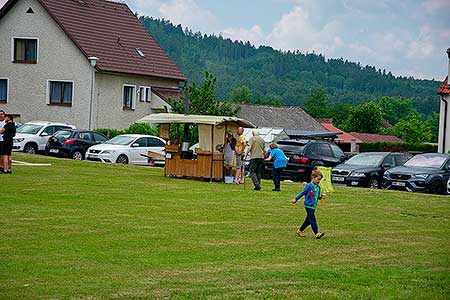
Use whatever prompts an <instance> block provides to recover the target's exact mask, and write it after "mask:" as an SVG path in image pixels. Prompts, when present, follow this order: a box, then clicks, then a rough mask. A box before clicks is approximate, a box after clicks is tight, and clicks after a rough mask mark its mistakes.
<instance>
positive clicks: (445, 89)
mask: <svg viewBox="0 0 450 300" xmlns="http://www.w3.org/2000/svg"><path fill="white" fill-rule="evenodd" d="M438 94H441V95H449V94H450V88H449V86H448V76H447V78H445V80H444V82H442V85H441V86H440V87H439V90H438Z"/></svg>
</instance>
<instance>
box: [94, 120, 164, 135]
mask: <svg viewBox="0 0 450 300" xmlns="http://www.w3.org/2000/svg"><path fill="white" fill-rule="evenodd" d="M95 131H97V132H100V133H103V134H104V135H106V136H107V137H108V138H110V139H112V138H113V137H115V136H117V135H120V134H125V133H129V134H148V135H154V136H159V126H157V127H150V125H148V124H145V123H134V124H131V125H130V127H128V128H127V129H124V130H117V129H110V128H97V129H95Z"/></svg>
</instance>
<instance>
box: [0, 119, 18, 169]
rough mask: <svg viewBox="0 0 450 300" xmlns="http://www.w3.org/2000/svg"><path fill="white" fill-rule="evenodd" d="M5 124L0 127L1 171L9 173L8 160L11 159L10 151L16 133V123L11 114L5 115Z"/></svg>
mask: <svg viewBox="0 0 450 300" xmlns="http://www.w3.org/2000/svg"><path fill="white" fill-rule="evenodd" d="M5 122H6V123H5V125H4V126H3V128H0V134H3V143H2V148H1V149H0V154H1V155H3V162H2V164H3V173H4V174H11V169H10V167H9V160H10V159H11V152H12V148H13V137H14V136H15V135H16V125H15V124H14V122H13V116H12V115H6V116H5Z"/></svg>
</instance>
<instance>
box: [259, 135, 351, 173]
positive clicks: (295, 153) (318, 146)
mask: <svg viewBox="0 0 450 300" xmlns="http://www.w3.org/2000/svg"><path fill="white" fill-rule="evenodd" d="M277 144H278V147H279V148H280V149H281V150H283V151H284V154H285V155H286V156H287V158H288V161H287V164H286V169H285V170H284V171H283V173H281V177H282V178H285V179H292V180H294V181H309V179H310V176H311V171H312V170H313V169H314V168H315V167H316V166H325V167H334V166H337V165H338V164H340V163H342V162H343V161H344V160H345V157H346V156H345V154H344V152H342V150H341V148H339V147H338V146H337V145H336V144H334V143H331V142H327V141H317V140H281V141H279V142H277ZM272 172H273V164H272V162H264V169H263V177H264V178H271V176H272Z"/></svg>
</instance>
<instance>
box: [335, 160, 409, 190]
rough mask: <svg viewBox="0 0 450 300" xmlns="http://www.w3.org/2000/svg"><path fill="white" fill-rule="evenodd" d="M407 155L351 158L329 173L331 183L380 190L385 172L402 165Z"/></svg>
mask: <svg viewBox="0 0 450 300" xmlns="http://www.w3.org/2000/svg"><path fill="white" fill-rule="evenodd" d="M410 158H411V154H409V153H400V152H365V153H360V154H358V155H355V156H353V157H352V158H350V159H349V160H347V161H346V162H344V163H343V164H340V165H338V166H337V167H335V168H333V170H332V171H331V175H332V177H331V180H332V181H333V183H344V184H347V185H351V186H365V187H370V188H375V189H377V188H380V186H381V181H382V179H383V174H384V172H385V171H386V170H388V169H390V168H393V167H396V166H401V165H403V164H404V163H405V162H406V161H407V160H408V159H410Z"/></svg>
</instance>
